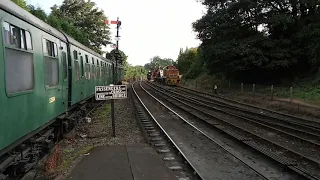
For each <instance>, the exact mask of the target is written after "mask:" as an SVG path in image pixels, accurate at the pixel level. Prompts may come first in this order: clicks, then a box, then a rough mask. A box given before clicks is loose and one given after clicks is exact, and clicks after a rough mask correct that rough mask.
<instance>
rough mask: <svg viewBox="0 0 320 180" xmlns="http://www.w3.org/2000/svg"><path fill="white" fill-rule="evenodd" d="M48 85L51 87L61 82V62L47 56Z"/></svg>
mask: <svg viewBox="0 0 320 180" xmlns="http://www.w3.org/2000/svg"><path fill="white" fill-rule="evenodd" d="M45 66H46V85H47V86H49V87H52V86H56V85H58V84H59V62H58V60H57V59H55V58H52V57H45Z"/></svg>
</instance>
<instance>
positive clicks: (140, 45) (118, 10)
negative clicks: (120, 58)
mask: <svg viewBox="0 0 320 180" xmlns="http://www.w3.org/2000/svg"><path fill="white" fill-rule="evenodd" d="M26 1H27V3H28V4H32V5H35V6H36V7H37V6H40V7H41V8H42V9H44V10H45V11H46V13H50V11H51V9H50V7H51V6H53V5H54V4H57V5H61V3H62V1H63V0H26ZM92 1H93V2H95V3H96V4H97V6H98V7H99V8H101V9H103V11H104V13H105V15H106V16H107V17H108V18H109V19H110V20H116V18H117V16H119V18H120V20H121V21H122V25H121V29H120V36H121V39H120V41H119V48H120V49H121V50H123V51H124V52H125V53H126V54H127V55H128V56H129V57H128V61H129V63H130V64H132V65H144V64H145V63H147V62H149V60H150V58H152V57H153V56H155V55H159V56H160V57H162V58H172V59H174V60H176V59H177V56H178V53H179V48H180V47H182V48H185V47H186V46H188V47H196V46H198V45H199V44H200V41H199V40H197V39H196V36H195V33H194V32H193V31H192V25H191V23H192V22H194V21H195V20H197V19H199V18H200V17H201V16H202V15H203V13H204V12H205V8H204V6H202V5H201V3H199V2H196V0H92ZM110 28H111V32H112V40H113V42H115V39H114V36H115V34H116V29H115V26H114V25H110ZM107 50H108V51H110V50H111V47H108V48H107Z"/></svg>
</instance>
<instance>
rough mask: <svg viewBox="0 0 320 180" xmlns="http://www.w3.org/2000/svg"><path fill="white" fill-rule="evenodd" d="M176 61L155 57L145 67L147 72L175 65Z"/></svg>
mask: <svg viewBox="0 0 320 180" xmlns="http://www.w3.org/2000/svg"><path fill="white" fill-rule="evenodd" d="M173 63H174V61H173V59H170V58H164V59H162V58H161V57H160V56H154V57H153V58H151V59H150V62H149V63H147V64H145V65H144V68H145V69H146V70H153V69H154V68H158V67H162V68H163V67H165V66H169V65H173Z"/></svg>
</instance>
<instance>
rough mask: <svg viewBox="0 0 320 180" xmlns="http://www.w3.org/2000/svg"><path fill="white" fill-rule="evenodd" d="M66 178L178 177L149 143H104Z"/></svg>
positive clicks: (150, 179)
mask: <svg viewBox="0 0 320 180" xmlns="http://www.w3.org/2000/svg"><path fill="white" fill-rule="evenodd" d="M67 179H76V180H102V179H103V180H177V179H178V178H177V177H176V176H175V175H174V174H173V172H172V171H171V170H170V169H169V168H168V167H167V166H166V165H165V164H164V162H163V161H162V159H161V158H160V156H158V154H157V152H156V151H155V150H154V149H153V148H152V147H151V146H149V145H148V144H135V145H116V146H102V147H97V148H94V149H93V150H92V151H91V152H90V154H89V155H88V156H85V157H83V159H82V160H81V161H80V162H79V164H78V165H77V166H76V167H75V168H74V169H73V170H72V171H71V174H70V175H69V177H68V178H67Z"/></svg>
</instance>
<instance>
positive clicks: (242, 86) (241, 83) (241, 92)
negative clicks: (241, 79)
mask: <svg viewBox="0 0 320 180" xmlns="http://www.w3.org/2000/svg"><path fill="white" fill-rule="evenodd" d="M241 93H243V83H241Z"/></svg>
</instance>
